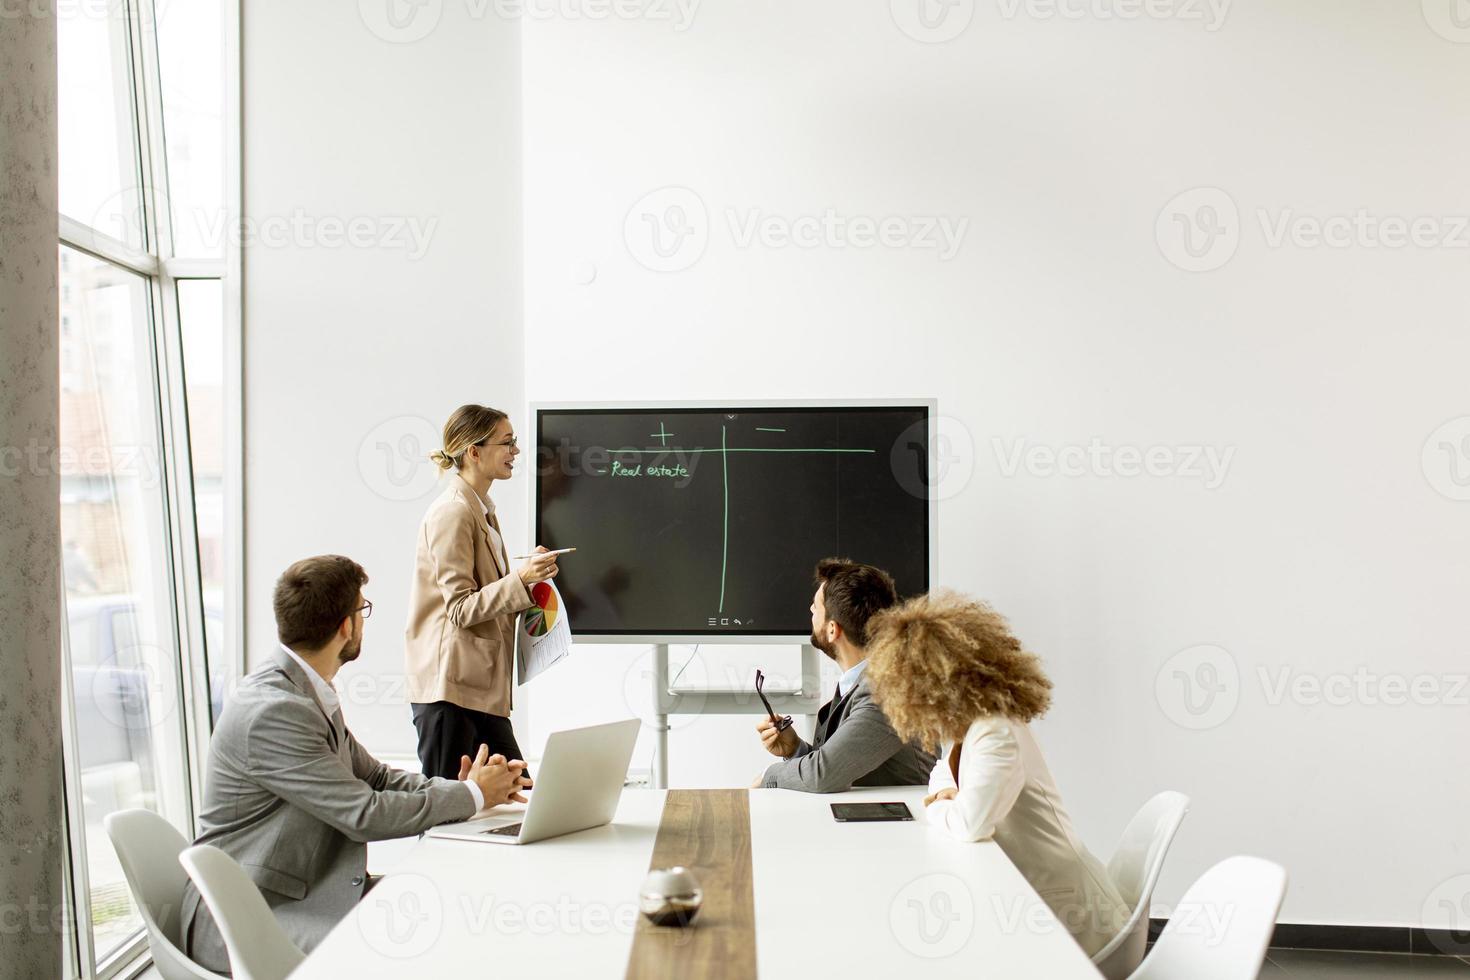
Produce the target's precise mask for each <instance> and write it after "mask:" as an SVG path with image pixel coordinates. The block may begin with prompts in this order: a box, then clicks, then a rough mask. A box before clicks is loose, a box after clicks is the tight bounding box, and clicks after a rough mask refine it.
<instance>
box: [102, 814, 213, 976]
mask: <svg viewBox="0 0 1470 980" xmlns="http://www.w3.org/2000/svg"><path fill="white" fill-rule="evenodd" d="M102 825H103V827H105V828H106V829H107V836H108V837H109V838H111V840H112V847H113V849H114V850H115V851H117V858H118V861H119V863H121V864H122V869H123V876H124V877H126V878H127V880H128V888H129V889H130V890H131V891H132V893H133V904H134V905H136V906H137V907H138V913H139V914H140V915H141V916H142V917H143V925H144V927H145V928H146V929H147V930H148V952H149V953H151V954H152V956H153V965H154V967H156V968H157V970H158V974H159V976H161V977H163V980H223V978H222V977H220V976H219V974H217V973H211V972H210V971H208V970H206V969H204V967H202V966H200V965H198V964H197V963H195V962H194V961H193V960H191V959H189V957H187V956H185V955H184V950H183V946H184V943H183V937H182V935H181V934H180V930H179V926H180V917H179V911H180V906H181V904H182V903H183V900H184V886H185V884H186V883H187V882H188V880H189V879H188V877H187V876H186V875H185V874H184V869H183V868H182V867H181V866H180V865H179V855H180V854H181V853H183V850H184V848H186V847H188V846H189V842H188V841H187V840H185V839H184V835H183V834H181V833H179V832H178V831H177V830H176V829H175V828H174V825H173V824H171V823H169V822H168V821H167V820H165V819H163V818H162V817H160V816H159V815H158V814H156V813H154V812H153V811H152V810H120V811H118V812H117V813H110V814H108V815H107V816H106V817H104V818H103V820H102Z"/></svg>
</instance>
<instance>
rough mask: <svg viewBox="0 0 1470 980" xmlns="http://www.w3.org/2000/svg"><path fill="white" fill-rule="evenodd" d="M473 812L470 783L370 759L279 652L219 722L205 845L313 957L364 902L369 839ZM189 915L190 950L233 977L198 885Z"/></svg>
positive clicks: (190, 895)
mask: <svg viewBox="0 0 1470 980" xmlns="http://www.w3.org/2000/svg"><path fill="white" fill-rule="evenodd" d="M338 717H339V718H340V715H339V716H338ZM474 813H475V804H474V797H473V795H472V794H471V793H470V790H469V788H468V787H466V786H465V785H463V784H462V783H458V782H456V781H454V780H448V779H426V778H425V777H423V776H418V775H414V774H412V773H406V772H401V771H399V770H397V769H393V768H391V767H390V766H387V765H384V764H383V763H381V762H379V761H378V760H376V759H374V758H373V757H372V756H371V755H369V754H368V753H367V751H366V750H364V749H363V747H362V746H361V745H359V744H358V743H357V740H356V739H354V738H353V737H352V733H351V732H349V731H347V728H346V725H344V724H340V723H334V722H333V720H332V719H330V718H328V716H327V714H326V712H325V710H324V709H323V707H322V704H321V702H320V701H319V700H317V697H316V692H315V691H313V690H312V686H311V682H310V680H308V678H307V677H306V674H305V672H304V670H303V668H302V667H301V665H300V664H298V663H296V661H294V660H292V659H291V658H290V657H289V656H287V655H286V653H285V652H284V651H282V650H279V649H277V650H276V651H275V654H274V656H273V658H272V659H271V662H270V663H269V664H267V665H266V666H265V667H262V668H261V669H260V670H257V671H256V672H255V673H253V674H251V675H249V676H248V677H246V678H245V679H244V680H243V681H242V682H241V684H240V687H239V689H238V691H237V692H236V693H235V695H234V697H232V698H231V699H230V702H229V704H228V706H227V707H226V708H225V710H224V713H223V714H222V715H221V716H220V719H219V723H218V724H217V725H216V726H215V731H214V737H213V738H212V739H211V740H210V743H209V772H208V776H207V778H206V781H205V786H204V806H203V811H202V812H201V813H200V816H199V827H200V834H199V837H198V838H197V839H196V840H195V843H196V844H212V845H213V846H215V847H218V848H219V849H220V850H222V851H224V852H225V853H226V854H228V855H230V857H232V858H234V859H235V860H236V861H238V862H239V863H240V864H241V865H242V866H243V867H244V868H245V871H246V872H247V873H248V874H249V875H250V877H251V879H252V880H253V881H254V882H255V884H256V885H257V886H258V887H259V888H260V891H261V894H263V895H264V896H265V900H266V902H267V903H269V904H270V906H271V907H272V909H274V911H275V913H276V918H277V920H278V921H279V922H280V923H281V925H282V926H283V927H284V928H285V930H286V933H287V935H289V936H290V937H291V938H292V940H294V941H295V942H296V944H297V945H298V946H300V947H301V948H302V949H303V950H310V949H312V948H313V947H314V946H316V945H317V943H319V942H321V940H322V939H323V938H325V936H326V934H327V933H328V932H329V931H330V930H331V928H332V927H333V926H334V925H336V924H337V922H338V921H339V920H340V919H341V918H342V916H344V915H345V914H346V913H347V912H348V910H350V909H351V908H352V907H353V905H355V904H356V903H357V901H358V899H360V898H361V897H362V894H363V889H364V885H365V883H366V880H367V843H366V842H367V841H371V840H386V839H389V838H393V837H407V836H410V835H412V834H417V833H420V832H422V831H424V830H427V829H428V828H429V827H432V826H434V825H435V824H439V823H444V822H446V821H450V820H467V819H469V818H470V817H472V816H474ZM181 912H182V919H181V923H182V926H183V936H184V944H185V951H186V952H187V953H188V954H189V956H190V957H192V958H193V959H194V961H195V962H197V963H199V964H200V965H201V966H203V967H205V968H207V969H210V970H214V971H215V972H217V973H227V972H229V956H228V953H227V951H226V950H225V945H224V939H223V937H222V936H221V935H220V933H219V930H218V928H217V927H216V926H215V923H214V920H213V919H212V918H211V917H210V914H209V908H208V906H206V905H204V904H203V903H202V902H201V901H200V897H199V893H198V891H196V890H195V888H194V884H193V882H190V883H189V885H188V887H187V888H186V889H185V892H184V900H183V908H182V910H181Z"/></svg>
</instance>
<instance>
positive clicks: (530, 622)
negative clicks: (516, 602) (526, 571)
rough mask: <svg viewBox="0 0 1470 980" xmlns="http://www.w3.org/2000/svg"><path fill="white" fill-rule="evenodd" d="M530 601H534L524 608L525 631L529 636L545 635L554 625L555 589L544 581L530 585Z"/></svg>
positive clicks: (555, 609)
mask: <svg viewBox="0 0 1470 980" xmlns="http://www.w3.org/2000/svg"><path fill="white" fill-rule="evenodd" d="M531 601H532V602H534V603H536V604H535V605H534V606H532V607H531V608H530V609H527V610H526V632H527V633H529V634H530V635H531V636H545V635H546V634H547V633H549V632H550V631H551V628H552V627H553V626H555V625H556V614H557V605H556V590H555V589H553V588H552V587H551V586H550V585H548V584H547V583H545V582H537V583H536V584H535V585H533V586H531Z"/></svg>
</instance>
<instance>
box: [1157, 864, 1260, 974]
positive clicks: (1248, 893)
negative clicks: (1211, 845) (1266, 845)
mask: <svg viewBox="0 0 1470 980" xmlns="http://www.w3.org/2000/svg"><path fill="white" fill-rule="evenodd" d="M1285 895H1286V869H1285V868H1283V867H1281V866H1280V865H1279V864H1272V863H1271V862H1270V861H1265V860H1262V859H1261V858H1255V857H1233V858H1227V859H1225V860H1224V861H1221V862H1220V863H1219V864H1217V865H1215V866H1214V867H1213V868H1211V869H1210V870H1208V871H1206V872H1205V873H1204V874H1203V875H1201V876H1200V878H1199V880H1198V881H1196V882H1195V883H1194V884H1193V885H1191V886H1190V888H1189V891H1187V892H1185V893H1184V897H1183V898H1182V899H1180V900H1179V904H1178V906H1176V907H1175V909H1174V913H1173V915H1171V916H1170V917H1169V924H1168V925H1166V926H1165V927H1164V931H1163V933H1162V934H1161V935H1160V936H1159V941H1158V942H1156V943H1154V948H1153V951H1152V952H1150V953H1149V954H1148V957H1147V958H1146V959H1145V960H1144V961H1143V965H1142V966H1140V967H1139V968H1138V970H1137V971H1136V972H1135V973H1134V974H1133V980H1255V978H1256V976H1257V975H1258V974H1259V973H1260V971H1261V963H1262V962H1264V961H1265V959H1266V947H1267V946H1268V945H1269V944H1270V942H1271V933H1272V931H1273V930H1274V929H1275V927H1276V913H1278V912H1280V911H1281V899H1282V898H1283V897H1284V896H1285Z"/></svg>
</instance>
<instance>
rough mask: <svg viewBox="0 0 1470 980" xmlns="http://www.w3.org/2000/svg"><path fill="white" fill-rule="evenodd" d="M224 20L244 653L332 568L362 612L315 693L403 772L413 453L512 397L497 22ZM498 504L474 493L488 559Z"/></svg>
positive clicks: (260, 645) (453, 13)
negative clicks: (348, 580) (242, 497)
mask: <svg viewBox="0 0 1470 980" xmlns="http://www.w3.org/2000/svg"><path fill="white" fill-rule="evenodd" d="M243 6H244V28H243V51H244V74H245V81H244V91H245V96H246V97H245V106H244V143H245V160H244V175H245V183H244V193H245V214H246V216H247V229H251V230H253V235H252V237H251V238H248V239H247V240H246V243H245V249H244V263H245V273H244V281H245V294H244V309H245V328H244V330H245V342H244V345H245V373H246V414H245V440H246V454H245V455H246V461H245V462H246V465H245V479H246V485H245V491H246V508H247V515H246V525H247V535H246V553H247V554H246V561H247V571H246V574H247V600H246V602H247V624H248V630H249V635H248V640H247V643H248V646H249V650H248V653H249V657H250V661H251V663H258V662H260V660H261V658H262V657H264V656H266V655H268V653H269V651H270V650H271V649H272V647H273V646H274V642H275V625H274V619H273V617H272V615H271V607H270V597H271V589H272V586H273V585H274V582H275V579H276V576H277V575H279V574H280V572H281V571H282V570H283V569H284V568H285V567H286V566H287V565H288V564H290V563H291V562H292V561H294V560H296V559H298V558H302V557H305V556H307V555H312V554H320V553H324V552H338V553H342V554H346V555H350V556H351V557H353V558H355V559H356V560H358V561H359V562H361V563H362V564H363V565H364V566H365V567H366V568H367V571H368V574H369V575H370V576H371V582H370V583H369V584H368V586H367V588H366V589H365V592H366V594H367V596H368V598H370V599H372V600H373V602H374V603H375V606H374V614H373V617H372V618H371V619H370V620H368V622H367V626H366V638H365V644H364V652H363V656H362V658H361V660H359V661H358V662H357V663H356V664H353V665H352V666H350V667H347V668H345V669H344V670H343V672H342V674H341V675H340V678H339V682H338V686H339V688H341V689H342V690H343V692H344V700H345V702H346V706H345V711H346V714H347V720H348V723H349V724H350V725H351V726H352V727H353V729H354V730H355V731H356V732H357V733H358V734H359V736H360V737H362V738H363V740H364V741H365V742H366V743H367V744H368V745H370V746H371V747H372V748H373V749H374V750H375V751H377V752H380V753H383V754H388V755H407V756H409V757H412V756H413V754H414V746H415V744H416V740H415V737H414V732H413V727H412V722H411V716H410V709H409V707H408V705H407V703H406V702H405V700H404V697H403V690H402V677H403V628H404V624H405V622H406V619H407V604H408V588H409V578H410V574H411V571H412V563H413V553H414V552H413V547H414V545H413V541H414V533H415V531H416V529H417V527H418V522H419V518H420V517H421V516H422V514H423V511H424V509H425V508H426V507H427V505H428V502H429V500H430V499H432V494H433V492H434V491H433V480H434V470H433V467H432V465H431V464H429V463H428V462H427V459H426V455H427V453H428V452H430V451H431V450H432V449H435V448H437V447H438V445H439V431H440V427H442V425H443V423H444V420H445V419H446V418H447V417H448V415H449V413H450V412H451V411H452V410H453V409H454V408H455V407H456V406H457V405H460V404H462V403H464V402H471V401H473V402H482V403H488V404H492V405H500V406H505V407H507V408H509V409H512V410H513V409H514V408H515V407H516V406H519V405H520V404H521V403H522V402H523V400H524V389H523V382H522V378H523V371H524V364H523V360H522V349H521V319H522V317H521V253H520V234H521V229H520V223H521V217H520V166H521V147H520V142H519V140H520V61H519V58H520V43H519V33H520V32H519V26H518V24H517V23H516V22H515V21H508V20H504V19H501V18H497V17H494V16H475V12H474V11H473V10H472V9H470V8H467V7H465V6H464V5H458V4H454V3H449V4H443V5H424V6H420V7H412V6H410V7H406V8H402V9H400V10H399V13H403V11H404V10H407V11H408V12H410V13H412V14H413V16H412V17H409V19H407V20H402V19H400V20H399V21H396V22H395V21H389V20H388V19H387V18H386V16H385V14H384V11H385V10H388V9H392V8H390V7H389V6H388V5H387V4H380V5H378V7H379V8H380V9H376V10H375V9H374V5H373V4H371V3H364V4H360V5H359V4H352V3H347V4H302V3H293V2H288V0H259V2H256V0H252V2H251V3H248V4H245V5H243ZM395 25H396V26H395ZM354 220H356V221H357V223H356V224H355V225H354V224H352V223H351V222H353V221H354ZM334 222H335V223H338V224H337V225H336V226H335V228H334ZM349 233H350V234H351V236H352V240H351V241H346V242H344V241H343V239H344V238H346V237H347V236H348V234H349ZM415 235H417V237H415ZM518 494H522V491H521V489H520V488H519V487H516V486H514V485H512V486H511V487H510V488H508V492H503V491H497V493H496V496H497V498H498V499H499V501H500V504H501V506H502V507H503V510H504V514H503V518H502V520H503V523H504V524H505V526H506V532H507V534H508V535H509V538H510V540H511V541H512V542H514V541H517V540H519V539H520V537H522V536H523V533H524V532H523V529H522V524H521V515H522V514H523V513H524V511H525V508H524V505H523V504H522V503H520V502H519V500H518V499H517V495H518Z"/></svg>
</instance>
